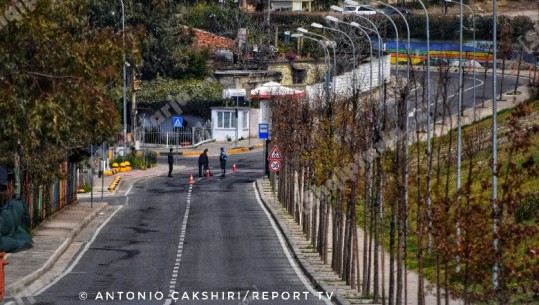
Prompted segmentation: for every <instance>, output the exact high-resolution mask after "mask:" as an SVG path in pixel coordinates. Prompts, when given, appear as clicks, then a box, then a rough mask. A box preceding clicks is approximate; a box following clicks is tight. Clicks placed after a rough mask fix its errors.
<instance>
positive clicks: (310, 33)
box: [297, 27, 337, 98]
mask: <svg viewBox="0 0 539 305" xmlns="http://www.w3.org/2000/svg"><path fill="white" fill-rule="evenodd" d="M297 31H298V32H300V33H302V34H303V35H304V37H305V35H306V34H309V35H313V36H316V37H320V38H322V39H323V41H325V42H326V43H327V45H329V46H330V47H331V48H332V49H333V95H334V96H333V97H334V98H335V95H336V92H337V91H336V90H337V88H336V87H337V84H336V81H337V55H336V52H335V42H334V41H331V40H329V39H328V38H327V37H325V36H323V35H319V34H316V33H313V32H309V31H308V30H307V29H304V28H301V27H300V28H297ZM328 51H329V50H328Z"/></svg>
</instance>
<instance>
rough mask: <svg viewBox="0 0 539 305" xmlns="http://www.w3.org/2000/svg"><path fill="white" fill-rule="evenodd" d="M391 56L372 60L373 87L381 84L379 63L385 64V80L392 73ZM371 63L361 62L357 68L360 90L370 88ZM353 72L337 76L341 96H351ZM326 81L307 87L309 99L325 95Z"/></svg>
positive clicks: (383, 70) (337, 85) (383, 72)
mask: <svg viewBox="0 0 539 305" xmlns="http://www.w3.org/2000/svg"><path fill="white" fill-rule="evenodd" d="M389 61H390V56H389V55H386V56H384V57H383V58H382V60H381V61H379V60H378V59H375V60H373V61H372V87H373V88H377V87H378V86H380V78H379V74H378V71H379V70H378V65H379V63H381V64H382V65H383V69H382V77H383V79H384V80H388V79H389V74H390V65H389ZM370 68H371V65H370V63H364V64H361V65H360V66H359V67H357V68H356V69H355V73H356V79H357V81H356V86H357V87H356V88H357V89H359V91H360V92H367V91H369V88H370V79H371V78H370V75H371V73H370V71H371V69H370ZM352 76H353V72H352V71H350V72H346V73H344V74H342V75H338V76H337V77H336V80H335V83H336V88H335V90H336V93H337V95H340V96H351V95H352V92H353V90H352V89H353V85H352V79H353V77H352ZM324 87H325V85H324V83H317V84H314V85H311V86H307V87H306V88H305V92H306V94H307V96H308V97H309V99H315V98H319V97H323V96H324V95H325V90H324Z"/></svg>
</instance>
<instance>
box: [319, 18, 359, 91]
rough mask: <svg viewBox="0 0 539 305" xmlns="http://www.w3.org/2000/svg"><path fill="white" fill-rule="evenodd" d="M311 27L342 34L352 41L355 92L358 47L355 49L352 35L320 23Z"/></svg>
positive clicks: (354, 88) (354, 87) (354, 86)
mask: <svg viewBox="0 0 539 305" xmlns="http://www.w3.org/2000/svg"><path fill="white" fill-rule="evenodd" d="M311 26H312V27H313V28H317V29H327V30H330V31H334V32H337V33H341V34H343V35H344V36H346V38H348V40H349V41H350V44H351V45H352V57H353V60H352V84H353V86H352V87H353V90H354V91H355V90H356V47H355V45H354V41H353V40H352V38H351V37H350V35H348V34H346V33H345V32H343V31H341V30H338V29H334V28H329V27H327V26H323V25H321V24H320V23H316V22H313V23H311Z"/></svg>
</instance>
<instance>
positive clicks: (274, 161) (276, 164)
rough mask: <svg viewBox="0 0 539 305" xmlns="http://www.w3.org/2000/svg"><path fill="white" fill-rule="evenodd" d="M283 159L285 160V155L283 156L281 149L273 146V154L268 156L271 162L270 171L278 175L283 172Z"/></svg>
mask: <svg viewBox="0 0 539 305" xmlns="http://www.w3.org/2000/svg"><path fill="white" fill-rule="evenodd" d="M282 158H283V155H282V154H281V151H280V150H279V147H277V145H275V146H273V148H272V149H271V152H270V153H269V155H268V160H269V161H270V164H269V169H270V170H271V171H272V172H275V173H278V172H279V171H280V170H281V159H282Z"/></svg>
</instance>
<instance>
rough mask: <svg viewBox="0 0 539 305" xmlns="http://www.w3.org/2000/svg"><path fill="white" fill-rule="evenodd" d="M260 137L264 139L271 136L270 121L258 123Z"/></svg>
mask: <svg viewBox="0 0 539 305" xmlns="http://www.w3.org/2000/svg"><path fill="white" fill-rule="evenodd" d="M258 138H259V139H262V140H265V139H268V138H269V123H259V124H258Z"/></svg>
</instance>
